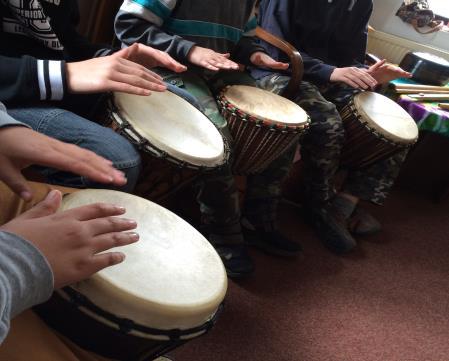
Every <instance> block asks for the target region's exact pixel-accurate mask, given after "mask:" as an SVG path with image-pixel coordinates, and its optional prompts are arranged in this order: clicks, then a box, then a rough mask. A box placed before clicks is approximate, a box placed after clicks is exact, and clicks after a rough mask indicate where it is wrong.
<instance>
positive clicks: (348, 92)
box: [324, 84, 408, 205]
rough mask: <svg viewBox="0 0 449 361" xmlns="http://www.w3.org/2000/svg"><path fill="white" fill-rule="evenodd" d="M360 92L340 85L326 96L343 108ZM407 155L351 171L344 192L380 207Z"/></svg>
mask: <svg viewBox="0 0 449 361" xmlns="http://www.w3.org/2000/svg"><path fill="white" fill-rule="evenodd" d="M358 92H359V91H358V90H355V89H353V88H351V87H349V86H345V85H339V84H338V85H333V86H331V87H329V88H328V89H326V91H325V92H324V96H325V97H326V98H327V99H329V100H330V101H332V102H333V103H334V104H337V106H338V107H341V106H343V105H345V104H346V103H347V102H348V100H349V97H351V96H352V95H353V94H355V93H358ZM407 154H408V150H403V151H401V152H399V153H397V154H395V155H394V156H392V157H390V158H387V159H385V160H382V161H379V162H377V163H375V164H373V165H371V166H370V167H368V168H365V169H362V170H351V171H349V172H348V175H347V178H346V182H345V184H344V186H343V190H344V191H345V192H348V193H350V194H352V195H354V196H356V197H358V198H360V199H363V200H366V201H370V202H373V203H375V204H379V205H381V204H383V202H384V201H385V199H386V198H387V196H388V193H389V191H390V190H391V188H392V187H393V184H394V182H395V180H396V178H397V176H398V174H399V170H400V169H401V165H402V163H403V162H404V160H405V158H406V156H407Z"/></svg>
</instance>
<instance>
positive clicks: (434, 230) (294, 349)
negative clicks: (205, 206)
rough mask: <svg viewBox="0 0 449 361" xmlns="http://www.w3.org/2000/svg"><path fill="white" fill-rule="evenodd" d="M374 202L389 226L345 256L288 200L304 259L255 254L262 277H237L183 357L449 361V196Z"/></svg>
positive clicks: (187, 360) (186, 360) (285, 224)
mask: <svg viewBox="0 0 449 361" xmlns="http://www.w3.org/2000/svg"><path fill="white" fill-rule="evenodd" d="M369 209H370V210H372V213H373V214H374V215H375V216H376V217H378V218H379V220H381V221H382V223H383V225H384V231H383V232H382V233H381V234H380V235H378V236H373V237H370V238H367V239H364V240H360V247H359V249H358V251H357V252H355V253H354V254H352V255H350V256H345V257H339V256H335V255H332V254H331V253H329V252H328V251H327V250H326V249H324V247H323V246H322V245H321V244H320V243H319V241H318V240H317V238H316V237H315V235H314V234H313V232H312V231H311V230H310V229H309V227H308V226H306V225H305V224H304V222H303V221H302V218H301V215H300V211H299V209H297V208H295V207H293V206H290V205H283V206H282V209H281V216H282V223H281V224H282V228H283V230H284V232H285V233H286V234H287V235H288V236H289V237H291V238H292V239H298V240H300V241H301V243H302V245H303V246H304V248H305V258H304V259H302V260H284V259H279V258H273V257H270V256H266V255H263V254H260V253H259V252H257V251H254V252H252V254H253V255H254V259H255V261H256V265H257V270H256V273H255V274H254V276H253V277H251V278H250V279H248V280H245V281H241V282H239V283H233V282H230V287H229V292H228V296H227V299H226V309H225V312H224V313H223V314H222V316H221V317H220V319H219V322H218V324H217V325H216V327H215V328H214V329H213V330H212V331H211V333H210V334H208V335H206V336H204V337H202V338H199V339H197V340H194V341H192V342H190V343H187V344H186V345H185V346H183V347H182V348H180V349H178V350H176V351H175V352H174V353H173V356H175V358H176V360H177V361H206V360H213V361H222V360H223V361H224V360H226V361H232V360H245V361H246V360H264V361H278V360H280V361H353V360H354V361H448V360H449V202H445V203H443V204H433V203H431V201H430V200H429V199H428V198H425V197H421V196H417V195H412V194H410V193H405V192H402V191H395V192H394V194H393V195H392V197H391V198H390V199H389V201H388V203H387V204H386V207H384V208H374V207H370V208H369Z"/></svg>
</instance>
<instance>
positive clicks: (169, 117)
mask: <svg viewBox="0 0 449 361" xmlns="http://www.w3.org/2000/svg"><path fill="white" fill-rule="evenodd" d="M114 105H115V106H116V107H117V108H118V110H117V112H118V113H119V115H120V116H121V117H122V118H123V119H125V120H126V121H127V122H129V124H130V125H131V126H132V127H133V128H134V129H135V130H136V131H137V132H138V133H139V135H140V136H141V137H143V138H145V139H146V140H148V141H149V142H150V144H152V145H154V146H155V147H157V148H158V149H160V150H163V151H165V152H167V153H168V154H169V155H170V156H172V157H173V158H176V159H178V160H180V161H185V162H187V163H189V164H193V165H195V166H204V167H210V168H213V167H216V166H219V165H221V164H223V162H224V143H223V138H222V137H221V135H220V132H219V131H218V130H217V129H216V128H215V126H214V125H213V124H212V122H211V121H210V120H209V119H208V118H207V117H206V116H205V115H204V114H203V113H201V112H200V111H199V110H198V109H196V108H195V107H194V106H193V105H191V104H190V103H189V102H187V101H186V100H184V99H182V98H181V97H179V96H177V95H175V94H173V93H171V92H168V91H166V92H163V93H159V92H153V93H152V94H151V95H150V96H138V95H132V94H125V93H114Z"/></svg>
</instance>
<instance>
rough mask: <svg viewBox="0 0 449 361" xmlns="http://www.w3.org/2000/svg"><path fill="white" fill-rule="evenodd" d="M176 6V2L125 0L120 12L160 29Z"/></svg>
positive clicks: (173, 0)
mask: <svg viewBox="0 0 449 361" xmlns="http://www.w3.org/2000/svg"><path fill="white" fill-rule="evenodd" d="M175 6H176V0H125V1H124V2H123V4H122V6H121V7H120V10H121V11H123V12H126V13H128V14H132V15H135V16H137V17H138V18H140V19H142V20H145V21H147V22H149V23H151V24H154V25H157V26H159V27H160V26H162V24H163V23H164V21H165V20H167V19H168V18H169V17H170V14H171V12H172V11H173V9H174V8H175Z"/></svg>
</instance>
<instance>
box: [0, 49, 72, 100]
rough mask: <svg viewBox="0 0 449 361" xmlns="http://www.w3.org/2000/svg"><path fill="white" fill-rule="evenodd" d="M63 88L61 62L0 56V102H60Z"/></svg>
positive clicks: (63, 77) (62, 64)
mask: <svg viewBox="0 0 449 361" xmlns="http://www.w3.org/2000/svg"><path fill="white" fill-rule="evenodd" d="M65 88H66V81H65V62H64V61H59V60H40V59H36V58H33V57H31V56H28V55H25V56H22V57H21V58H11V57H7V56H2V55H0V101H2V102H7V103H14V102H20V103H22V104H24V102H26V101H36V100H61V99H62V98H63V97H64V93H65Z"/></svg>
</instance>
